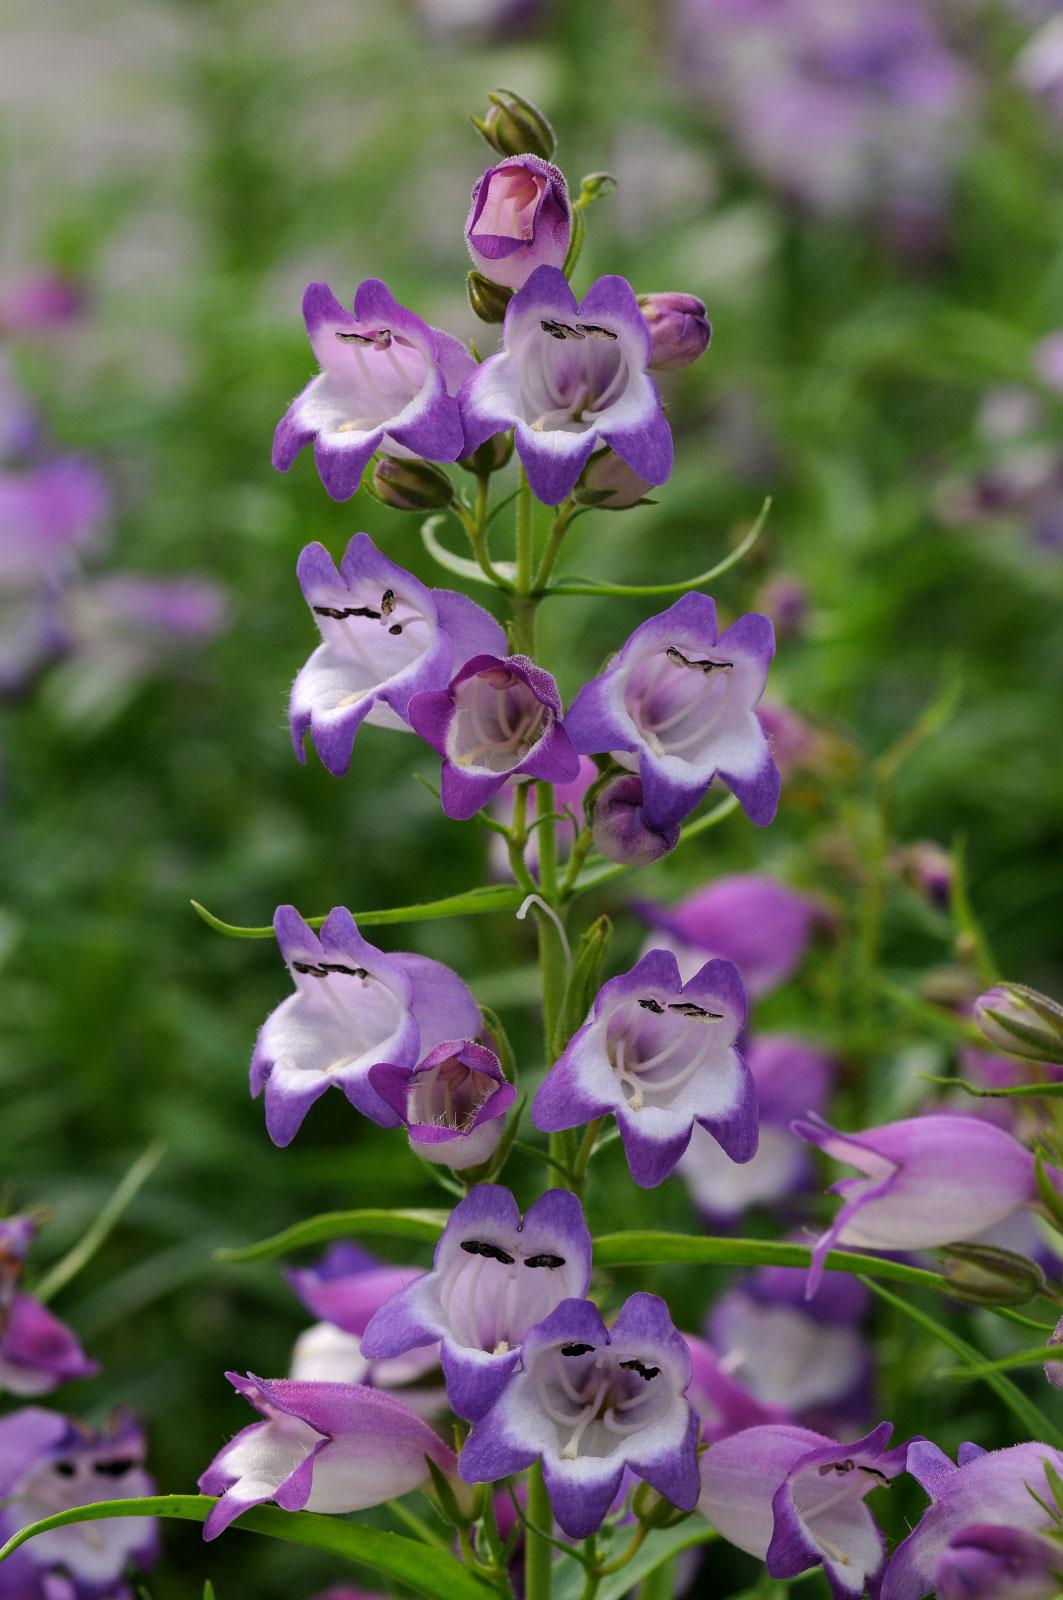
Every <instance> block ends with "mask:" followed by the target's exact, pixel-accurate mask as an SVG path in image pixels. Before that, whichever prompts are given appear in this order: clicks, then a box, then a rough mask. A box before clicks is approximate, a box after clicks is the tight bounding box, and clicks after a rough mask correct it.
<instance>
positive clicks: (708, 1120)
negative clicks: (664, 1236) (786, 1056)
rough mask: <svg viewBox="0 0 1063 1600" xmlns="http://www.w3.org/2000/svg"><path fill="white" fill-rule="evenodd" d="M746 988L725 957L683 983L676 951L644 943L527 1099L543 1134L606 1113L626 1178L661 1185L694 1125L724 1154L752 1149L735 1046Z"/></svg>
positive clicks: (753, 1121)
mask: <svg viewBox="0 0 1063 1600" xmlns="http://www.w3.org/2000/svg"><path fill="white" fill-rule="evenodd" d="M745 1020H746V995H745V990H744V989H743V988H742V982H741V979H740V978H739V976H738V971H737V969H736V968H735V967H734V966H733V965H732V964H731V962H729V961H709V962H706V964H705V966H703V967H702V968H701V971H700V972H698V973H697V974H696V975H695V976H694V977H693V978H691V979H690V981H689V983H686V984H684V983H683V981H682V978H681V977H680V974H679V968H678V966H677V965H676V960H675V957H674V956H673V955H672V954H671V953H670V952H669V951H667V950H651V951H650V952H649V954H648V955H645V956H643V958H642V960H641V961H639V962H638V963H637V965H636V966H634V967H632V969H631V971H630V972H625V973H623V974H622V975H621V976H620V977H617V978H610V980H609V982H608V983H606V984H604V985H603V986H602V988H601V989H600V990H599V992H598V995H597V997H596V999H595V1002H594V1006H593V1008H592V1010H591V1016H590V1019H589V1021H587V1022H586V1023H585V1024H584V1025H583V1027H582V1028H580V1029H579V1031H578V1032H577V1033H575V1034H573V1036H572V1038H571V1039H570V1040H569V1043H568V1046H567V1048H566V1050H565V1053H564V1055H563V1056H562V1057H561V1059H560V1060H559V1061H557V1062H556V1063H555V1064H554V1066H553V1067H551V1069H550V1071H549V1072H548V1073H547V1076H546V1079H545V1081H544V1082H543V1084H542V1087H541V1088H540V1090H539V1092H538V1094H537V1095H536V1097H535V1101H534V1104H533V1106H532V1121H533V1122H534V1123H535V1126H536V1127H537V1128H540V1129H542V1131H543V1132H547V1133H556V1132H558V1131H559V1130H561V1129H563V1128H577V1127H580V1126H581V1125H582V1124H584V1123H587V1122H592V1121H593V1120H594V1119H595V1118H596V1117H601V1116H606V1115H607V1114H608V1113H610V1112H612V1113H613V1114H614V1115H615V1117H616V1120H617V1124H618V1126H619V1129H620V1136H621V1138H622V1140H623V1142H624V1153H625V1155H626V1156H627V1162H628V1166H629V1167H630V1169H631V1176H632V1177H633V1178H634V1180H635V1182H636V1183H638V1184H640V1185H641V1186H642V1187H643V1188H652V1187H653V1186H654V1185H656V1184H658V1183H661V1182H662V1181H663V1180H664V1179H665V1178H666V1177H667V1176H668V1174H669V1173H670V1172H671V1171H672V1169H673V1168H674V1166H675V1165H676V1162H677V1161H678V1160H679V1158H680V1156H681V1155H682V1154H683V1151H684V1150H685V1149H686V1147H687V1145H688V1144H689V1142H690V1137H691V1133H692V1131H693V1129H694V1126H695V1124H699V1125H700V1126H701V1127H702V1128H704V1129H706V1131H707V1132H708V1133H710V1134H711V1135H712V1137H713V1138H714V1139H715V1140H717V1142H718V1143H719V1144H720V1145H721V1146H722V1147H723V1149H724V1150H725V1151H726V1152H727V1154H728V1155H729V1156H730V1158H731V1160H732V1161H748V1160H749V1159H750V1157H751V1156H752V1155H753V1154H754V1153H755V1151H756V1148H757V1095H756V1089H755V1088H754V1086H753V1079H752V1077H751V1075H750V1072H749V1068H748V1067H747V1066H746V1064H745V1062H744V1061H743V1059H742V1057H741V1056H740V1055H739V1053H738V1051H737V1049H736V1048H735V1040H736V1039H737V1037H738V1035H739V1033H740V1032H741V1031H742V1028H743V1027H744V1026H745Z"/></svg>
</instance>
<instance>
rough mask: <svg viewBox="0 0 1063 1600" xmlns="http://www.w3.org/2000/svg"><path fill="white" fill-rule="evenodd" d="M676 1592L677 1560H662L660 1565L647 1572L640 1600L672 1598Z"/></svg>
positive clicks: (667, 1599) (669, 1599)
mask: <svg viewBox="0 0 1063 1600" xmlns="http://www.w3.org/2000/svg"><path fill="white" fill-rule="evenodd" d="M674 1594H675V1562H674V1561H662V1562H661V1564H660V1566H659V1567H654V1569H653V1571H652V1572H649V1573H647V1574H646V1576H645V1578H644V1579H643V1580H642V1588H641V1589H640V1590H639V1600H672V1596H673V1595H674Z"/></svg>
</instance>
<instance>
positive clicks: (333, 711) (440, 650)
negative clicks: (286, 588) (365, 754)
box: [288, 533, 506, 777]
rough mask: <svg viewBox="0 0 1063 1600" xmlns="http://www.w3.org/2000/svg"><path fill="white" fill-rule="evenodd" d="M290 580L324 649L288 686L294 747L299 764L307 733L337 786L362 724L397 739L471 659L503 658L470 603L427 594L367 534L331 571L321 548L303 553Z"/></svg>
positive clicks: (491, 625)
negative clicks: (422, 698) (426, 698)
mask: <svg viewBox="0 0 1063 1600" xmlns="http://www.w3.org/2000/svg"><path fill="white" fill-rule="evenodd" d="M296 571H297V573H298V576H299V583H300V586H301V588H302V591H303V595H304V597H305V599H306V603H307V605H308V606H309V607H310V610H311V612H312V613H313V616H314V620H315V622H316V623H317V625H318V628H319V629H320V631H321V639H322V642H321V644H319V645H318V647H317V649H316V650H315V651H314V653H313V655H312V656H311V657H310V659H309V661H308V662H307V663H306V665H305V666H304V667H303V668H302V670H301V671H300V672H299V674H298V676H297V677H296V680H295V683H294V684H293V685H292V697H291V703H290V706H289V712H288V714H289V718H290V721H291V730H292V743H293V744H294V746H295V753H296V755H297V756H298V757H299V759H300V761H302V760H305V754H304V748H303V747H304V741H305V739H306V735H307V733H309V735H310V737H311V739H312V740H313V743H314V748H315V750H316V751H317V753H318V755H319V756H320V757H321V760H322V761H323V763H324V764H325V766H326V767H327V768H328V770H329V771H330V772H331V773H334V774H335V775H336V776H337V777H339V776H342V774H343V773H345V772H346V771H347V768H348V767H349V765H350V761H351V751H352V749H353V747H354V740H355V737H356V735H357V733H358V729H359V728H360V727H361V725H362V723H363V722H368V723H370V724H371V725H374V726H376V727H381V728H398V729H403V730H405V729H406V728H407V727H408V724H407V720H406V712H407V708H408V706H409V703H410V699H411V697H412V696H413V695H415V694H418V693H419V692H421V691H422V690H426V689H441V688H442V687H443V686H444V684H446V683H448V682H449V681H450V678H451V676H452V675H453V674H454V672H456V671H457V669H458V668H459V667H460V666H461V665H462V664H463V663H464V662H465V661H467V660H468V658H469V656H471V655H478V654H480V653H481V652H483V651H495V652H504V650H505V648H506V638H505V634H504V633H503V632H502V629H501V628H500V627H499V625H498V623H497V622H496V621H495V620H494V618H493V617H491V616H489V615H488V613H487V612H486V611H483V610H482V609H481V608H480V607H479V606H478V605H476V603H475V602H474V601H472V600H469V599H467V598H466V597H465V596H464V595H462V594H454V593H452V592H451V591H450V590H448V589H429V588H426V586H425V585H424V584H423V583H422V582H421V581H420V579H419V578H415V577H414V575H413V573H412V572H407V571H405V569H404V568H402V567H399V566H396V564H395V562H394V561H389V560H388V558H387V556H385V555H383V554H382V553H381V552H380V551H379V550H378V549H377V547H376V545H375V544H374V543H373V541H372V539H370V537H369V535H368V534H367V533H356V534H355V536H354V538H353V539H352V540H351V542H350V544H349V545H348V546H347V550H346V553H345V554H344V557H343V560H342V561H341V562H340V566H339V569H338V570H337V568H336V564H335V562H334V561H333V559H332V557H331V556H330V555H329V553H328V551H327V550H326V549H325V547H324V546H323V545H320V544H309V545H307V546H306V549H305V550H303V552H302V554H301V555H300V557H299V564H298V566H297V568H296Z"/></svg>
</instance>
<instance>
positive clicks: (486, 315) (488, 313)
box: [465, 272, 513, 322]
mask: <svg viewBox="0 0 1063 1600" xmlns="http://www.w3.org/2000/svg"><path fill="white" fill-rule="evenodd" d="M465 291H466V293H467V294H468V296H469V304H470V305H471V306H472V309H473V310H474V311H475V313H476V315H477V316H478V317H479V319H480V321H481V322H503V321H504V320H505V315H506V307H507V306H508V305H509V302H510V301H511V300H512V298H513V290H512V289H507V288H506V287H505V285H504V284H501V283H492V282H491V279H490V278H485V277H484V275H483V273H482V272H470V273H469V275H468V277H467V278H466V279H465Z"/></svg>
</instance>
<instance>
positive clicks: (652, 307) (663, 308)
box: [639, 293, 712, 372]
mask: <svg viewBox="0 0 1063 1600" xmlns="http://www.w3.org/2000/svg"><path fill="white" fill-rule="evenodd" d="M639 306H640V308H641V310H642V315H643V316H644V317H645V318H646V321H647V323H648V325H649V330H650V338H651V340H652V341H653V354H652V356H651V357H650V371H651V372H678V370H679V368H680V367H689V365H690V363H691V362H692V361H696V360H697V359H698V357H699V356H701V355H704V354H705V351H706V350H707V349H708V348H709V341H710V340H711V338H712V323H711V322H710V321H709V319H708V317H707V316H706V315H705V306H704V303H703V301H701V300H699V299H698V298H697V296H696V295H693V294H671V293H669V294H640V295H639Z"/></svg>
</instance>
